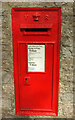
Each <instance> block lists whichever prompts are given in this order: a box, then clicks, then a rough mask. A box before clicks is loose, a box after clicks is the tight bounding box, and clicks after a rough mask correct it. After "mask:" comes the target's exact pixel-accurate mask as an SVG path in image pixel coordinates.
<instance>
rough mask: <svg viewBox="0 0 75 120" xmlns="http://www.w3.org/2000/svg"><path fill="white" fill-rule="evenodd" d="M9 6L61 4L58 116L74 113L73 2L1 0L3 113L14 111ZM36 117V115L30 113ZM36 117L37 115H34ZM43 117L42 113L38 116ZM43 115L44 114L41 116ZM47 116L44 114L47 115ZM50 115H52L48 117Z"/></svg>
mask: <svg viewBox="0 0 75 120" xmlns="http://www.w3.org/2000/svg"><path fill="white" fill-rule="evenodd" d="M12 7H61V10H62V14H61V52H60V80H59V111H58V118H72V116H73V28H72V26H73V3H72V2H71V3H69V2H68V3H67V2H53V3H52V2H38V3H37V2H34V3H33V2H24V3H23V2H3V3H2V116H3V118H15V117H16V118H21V117H22V118H23V117H28V118H30V117H32V116H19V115H15V95H14V76H13V52H12V24H11V9H12ZM33 117H34V118H35V116H33ZM37 117H38V116H37ZM40 117H42V116H40ZM43 117H44V116H43ZM46 118H47V117H46ZM48 118H51V117H48Z"/></svg>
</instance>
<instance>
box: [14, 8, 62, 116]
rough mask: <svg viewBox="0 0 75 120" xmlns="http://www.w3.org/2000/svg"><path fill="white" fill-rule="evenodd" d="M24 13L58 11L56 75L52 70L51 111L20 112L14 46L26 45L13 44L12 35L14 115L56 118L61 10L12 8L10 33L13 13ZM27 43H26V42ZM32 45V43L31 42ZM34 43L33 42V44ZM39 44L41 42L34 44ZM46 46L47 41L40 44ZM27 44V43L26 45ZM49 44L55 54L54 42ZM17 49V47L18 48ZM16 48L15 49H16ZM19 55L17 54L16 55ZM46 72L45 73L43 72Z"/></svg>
mask: <svg viewBox="0 0 75 120" xmlns="http://www.w3.org/2000/svg"><path fill="white" fill-rule="evenodd" d="M23 10H24V11H25V10H28V11H29V10H30V11H31V10H33V11H36V10H38V11H40V10H41V11H42V10H46V11H49V10H50V11H58V18H59V19H58V21H59V24H58V43H57V44H58V45H57V56H58V57H57V58H56V59H57V60H56V66H57V67H56V71H57V73H56V74H55V72H54V69H53V83H52V84H53V91H52V95H53V97H52V110H51V111H49V112H48V111H41V110H40V111H39V110H37V111H36V110H28V111H27V110H21V109H20V106H19V104H20V102H19V92H18V90H19V89H20V88H19V86H18V80H19V77H20V75H19V74H18V70H19V69H20V68H18V69H17V63H19V60H16V52H17V51H16V45H15V44H17V46H19V44H26V42H21V41H19V42H18V43H16V42H15V37H14V32H13V33H12V35H13V66H14V85H15V107H16V114H17V115H42V116H57V115H58V91H59V61H60V38H61V8H60V7H59V8H12V31H14V22H13V18H14V13H15V11H23ZM27 43H28V42H27ZM31 43H32V42H31ZM33 43H35V42H33ZM36 43H37V44H38V43H41V42H36ZM43 43H44V44H46V43H48V42H47V41H45V42H42V44H43ZM28 44H29V43H28ZM49 44H52V45H53V47H54V51H53V53H55V50H56V46H55V42H53V43H52V42H49ZM18 48H19V47H18ZM18 48H17V49H18ZM18 55H19V54H18ZM54 64H55V61H54V63H53V67H54ZM45 72H46V71H45ZM55 76H56V79H54V77H55Z"/></svg>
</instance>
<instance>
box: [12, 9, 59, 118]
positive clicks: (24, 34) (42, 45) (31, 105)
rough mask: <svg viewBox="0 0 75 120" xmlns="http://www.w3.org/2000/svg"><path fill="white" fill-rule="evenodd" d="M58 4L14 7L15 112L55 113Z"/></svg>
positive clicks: (56, 104)
mask: <svg viewBox="0 0 75 120" xmlns="http://www.w3.org/2000/svg"><path fill="white" fill-rule="evenodd" d="M60 28H61V8H13V9H12V33H13V65H14V81H15V105H16V114H17V115H41V116H42V115H45V116H57V115H58V88H59V87H58V86H59V57H60V31H61V29H60Z"/></svg>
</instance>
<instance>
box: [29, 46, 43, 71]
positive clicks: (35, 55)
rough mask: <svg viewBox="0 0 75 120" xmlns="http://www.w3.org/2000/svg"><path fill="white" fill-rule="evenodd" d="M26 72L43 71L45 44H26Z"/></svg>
mask: <svg viewBox="0 0 75 120" xmlns="http://www.w3.org/2000/svg"><path fill="white" fill-rule="evenodd" d="M28 72H45V45H28Z"/></svg>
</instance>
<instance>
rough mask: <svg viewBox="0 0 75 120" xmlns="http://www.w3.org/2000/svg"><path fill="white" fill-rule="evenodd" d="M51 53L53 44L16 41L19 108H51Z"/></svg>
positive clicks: (41, 109)
mask: <svg viewBox="0 0 75 120" xmlns="http://www.w3.org/2000/svg"><path fill="white" fill-rule="evenodd" d="M53 54H54V53H53V44H26V43H18V67H19V96H20V97H19V102H20V104H19V105H20V110H40V111H49V110H51V109H52V78H53V76H52V75H53V61H54V60H53ZM39 62H40V63H39ZM29 64H30V65H29ZM36 68H37V70H36Z"/></svg>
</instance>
